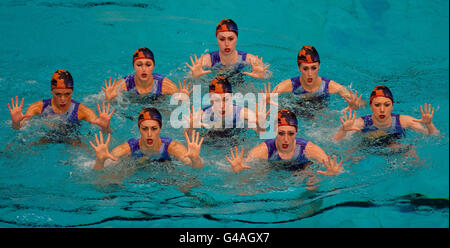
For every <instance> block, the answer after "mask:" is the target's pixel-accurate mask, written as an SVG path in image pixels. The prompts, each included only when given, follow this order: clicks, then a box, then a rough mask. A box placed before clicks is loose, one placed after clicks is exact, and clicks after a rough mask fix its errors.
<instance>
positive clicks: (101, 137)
mask: <svg viewBox="0 0 450 248" xmlns="http://www.w3.org/2000/svg"><path fill="white" fill-rule="evenodd" d="M100 142H101V143H102V144H104V143H103V134H102V131H100Z"/></svg>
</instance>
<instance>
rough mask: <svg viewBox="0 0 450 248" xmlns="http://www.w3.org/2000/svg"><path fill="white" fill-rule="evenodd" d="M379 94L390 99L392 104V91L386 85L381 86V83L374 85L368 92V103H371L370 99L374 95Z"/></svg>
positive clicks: (377, 95)
mask: <svg viewBox="0 0 450 248" xmlns="http://www.w3.org/2000/svg"><path fill="white" fill-rule="evenodd" d="M379 96H382V97H387V98H389V99H391V101H392V104H394V97H393V96H392V92H391V91H390V90H389V88H388V87H386V86H383V85H379V86H377V87H375V89H373V90H372V93H370V102H369V103H372V100H373V99H374V98H375V97H379Z"/></svg>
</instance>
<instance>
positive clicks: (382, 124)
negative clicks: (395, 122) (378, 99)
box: [372, 114, 392, 129]
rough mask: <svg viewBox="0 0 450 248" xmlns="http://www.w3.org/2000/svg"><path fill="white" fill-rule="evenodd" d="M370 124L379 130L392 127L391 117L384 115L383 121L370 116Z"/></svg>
mask: <svg viewBox="0 0 450 248" xmlns="http://www.w3.org/2000/svg"><path fill="white" fill-rule="evenodd" d="M372 122H373V125H374V126H375V127H377V128H381V129H386V128H389V127H390V126H391V125H392V116H391V115H386V118H384V120H382V121H380V120H378V119H377V118H376V116H375V115H374V114H372Z"/></svg>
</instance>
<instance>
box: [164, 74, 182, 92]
mask: <svg viewBox="0 0 450 248" xmlns="http://www.w3.org/2000/svg"><path fill="white" fill-rule="evenodd" d="M177 92H178V87H177V86H176V85H175V84H174V83H173V82H172V81H171V80H170V79H168V78H167V77H165V78H164V79H163V84H162V87H161V93H162V94H163V95H173V94H175V93H177Z"/></svg>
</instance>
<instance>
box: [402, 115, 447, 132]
mask: <svg viewBox="0 0 450 248" xmlns="http://www.w3.org/2000/svg"><path fill="white" fill-rule="evenodd" d="M400 125H401V126H402V127H403V128H407V129H411V130H413V131H415V132H419V133H424V134H429V135H431V134H438V133H439V130H438V129H437V128H436V127H435V126H434V124H433V122H430V123H429V124H425V127H424V126H423V125H422V124H421V123H420V122H418V119H416V118H414V117H411V116H408V115H400Z"/></svg>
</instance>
